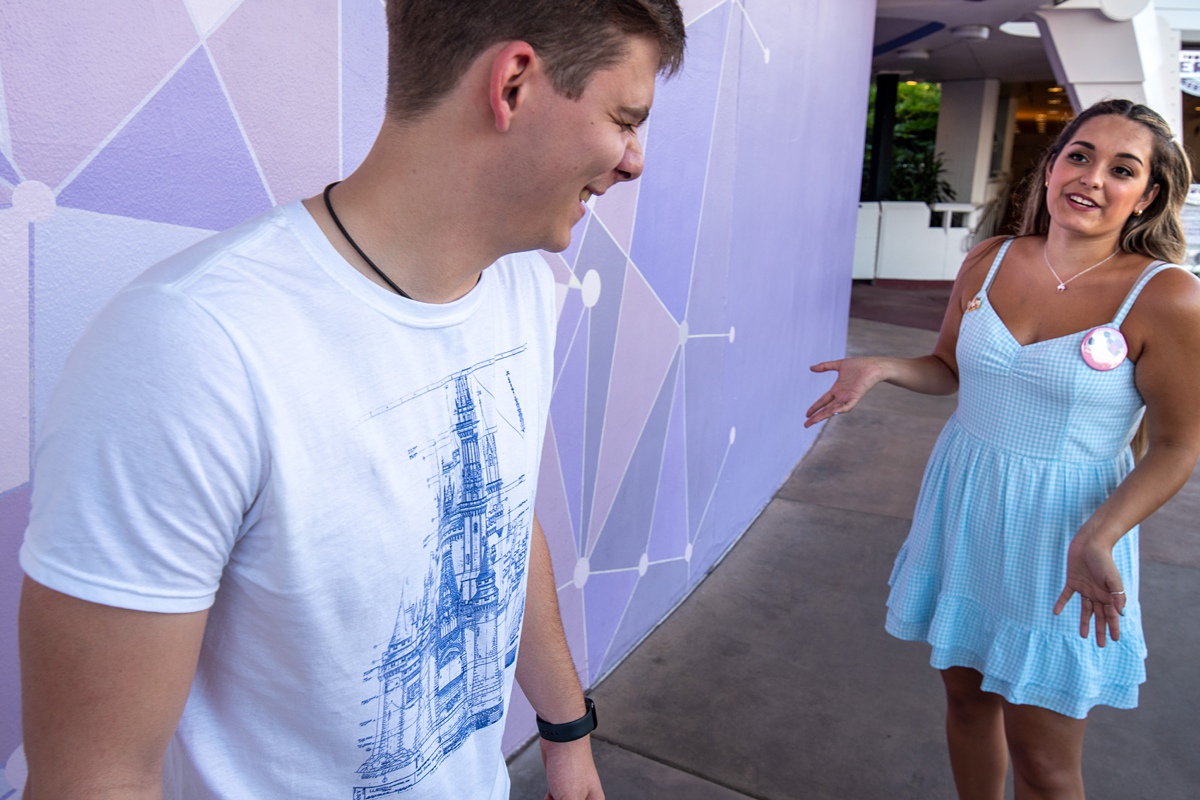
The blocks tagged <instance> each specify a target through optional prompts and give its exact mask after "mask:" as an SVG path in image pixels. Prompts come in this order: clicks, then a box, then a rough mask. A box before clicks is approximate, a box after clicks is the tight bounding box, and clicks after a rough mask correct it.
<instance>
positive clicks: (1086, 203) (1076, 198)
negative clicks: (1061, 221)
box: [1067, 194, 1100, 208]
mask: <svg viewBox="0 0 1200 800" xmlns="http://www.w3.org/2000/svg"><path fill="white" fill-rule="evenodd" d="M1067 199H1068V200H1071V201H1073V202H1075V203H1078V204H1079V205H1081V206H1086V207H1087V208H1099V207H1100V206H1098V205H1096V204H1095V203H1094V202H1092V201H1091V200H1089V199H1087V198H1086V197H1084V196H1083V195H1079V194H1069V195H1067Z"/></svg>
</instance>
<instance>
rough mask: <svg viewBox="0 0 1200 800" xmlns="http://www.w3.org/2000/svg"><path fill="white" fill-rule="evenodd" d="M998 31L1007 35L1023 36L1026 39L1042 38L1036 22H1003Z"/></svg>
mask: <svg viewBox="0 0 1200 800" xmlns="http://www.w3.org/2000/svg"><path fill="white" fill-rule="evenodd" d="M1000 32H1001V33H1007V34H1008V35H1009V36H1023V37H1025V38H1026V39H1040V38H1042V32H1041V30H1039V29H1038V26H1037V23H1036V22H1017V21H1015V20H1014V21H1013V22H1005V23H1003V24H1002V25H1001V26H1000Z"/></svg>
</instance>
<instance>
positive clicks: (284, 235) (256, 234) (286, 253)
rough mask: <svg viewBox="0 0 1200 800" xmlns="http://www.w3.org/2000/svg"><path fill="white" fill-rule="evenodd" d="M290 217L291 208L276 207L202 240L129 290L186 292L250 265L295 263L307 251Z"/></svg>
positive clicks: (150, 271) (152, 270)
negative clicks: (162, 288)
mask: <svg viewBox="0 0 1200 800" xmlns="http://www.w3.org/2000/svg"><path fill="white" fill-rule="evenodd" d="M288 213H289V210H288V208H286V207H276V208H273V209H271V210H270V211H267V212H266V213H264V214H261V215H259V216H257V217H254V218H252V219H248V220H246V221H245V222H242V223H240V224H238V225H236V226H234V227H232V228H229V229H228V230H225V231H221V232H219V233H215V234H213V235H212V236H209V237H208V238H206V239H202V240H200V241H199V242H197V243H195V244H193V245H192V246H190V247H187V248H185V249H183V250H181V251H179V252H178V253H176V254H174V255H172V256H169V257H167V258H165V259H163V260H162V261H160V262H158V263H157V264H155V265H154V266H152V267H150V268H149V269H148V270H146V271H145V272H143V273H142V274H141V275H140V276H138V277H137V278H135V279H134V280H133V282H132V283H130V285H129V288H131V289H132V288H138V287H147V286H171V287H174V288H176V289H180V290H186V289H189V288H191V287H193V286H195V285H196V284H198V283H203V282H204V280H205V279H206V278H209V277H214V276H215V277H216V278H217V279H218V280H228V279H229V278H230V277H232V276H235V275H236V274H237V272H238V270H239V266H244V264H245V263H247V262H256V263H262V262H264V261H265V262H270V261H271V260H280V261H283V260H294V259H295V257H296V256H297V255H301V254H303V252H304V249H303V246H302V245H301V243H300V241H299V239H298V237H297V236H296V235H295V233H294V232H293V231H292V230H291V228H290V225H289V223H288Z"/></svg>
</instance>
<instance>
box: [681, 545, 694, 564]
mask: <svg viewBox="0 0 1200 800" xmlns="http://www.w3.org/2000/svg"><path fill="white" fill-rule="evenodd" d="M683 560H684V561H687V562H691V560H692V543H691V542H688V546H687V547H685V548H683Z"/></svg>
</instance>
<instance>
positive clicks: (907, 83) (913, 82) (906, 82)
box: [904, 81, 919, 86]
mask: <svg viewBox="0 0 1200 800" xmlns="http://www.w3.org/2000/svg"><path fill="white" fill-rule="evenodd" d="M904 85H905V86H918V85H919V84H918V83H917V82H916V81H905V82H904Z"/></svg>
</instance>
